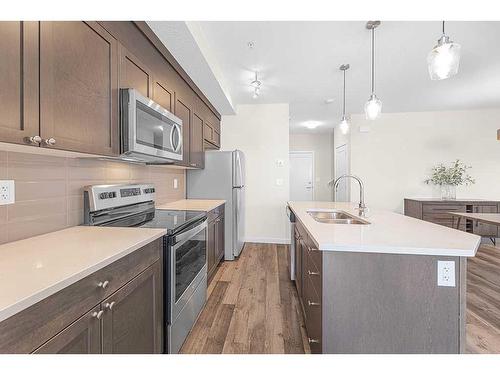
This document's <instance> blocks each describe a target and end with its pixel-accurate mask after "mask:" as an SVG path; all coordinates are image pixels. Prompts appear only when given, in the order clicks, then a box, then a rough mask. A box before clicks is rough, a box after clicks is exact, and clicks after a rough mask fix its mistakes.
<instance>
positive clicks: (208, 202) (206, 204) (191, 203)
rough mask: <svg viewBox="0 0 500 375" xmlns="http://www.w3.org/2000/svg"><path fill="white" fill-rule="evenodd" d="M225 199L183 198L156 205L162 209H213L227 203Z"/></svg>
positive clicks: (206, 210)
mask: <svg viewBox="0 0 500 375" xmlns="http://www.w3.org/2000/svg"><path fill="white" fill-rule="evenodd" d="M225 203H226V201H225V200H220V199H181V200H179V201H175V202H170V203H165V204H161V205H159V206H156V208H158V209H161V210H181V211H205V212H208V211H212V210H213V209H214V208H217V207H219V206H222V205H223V204H225Z"/></svg>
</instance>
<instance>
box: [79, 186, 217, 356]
mask: <svg viewBox="0 0 500 375" xmlns="http://www.w3.org/2000/svg"><path fill="white" fill-rule="evenodd" d="M84 211H85V224H86V225H99V226H114V227H143V228H165V229H167V234H166V235H165V236H164V237H163V265H164V272H163V275H164V284H163V285H164V301H165V308H164V311H165V316H164V330H165V332H166V336H165V338H164V340H163V342H164V347H165V352H166V353H178V352H179V349H180V348H181V346H182V344H183V343H184V340H185V339H186V337H187V334H188V333H189V331H190V330H191V328H192V326H193V324H194V322H195V320H196V318H197V317H198V314H199V313H200V311H201V309H202V307H203V305H204V304H205V301H206V297H207V255H206V251H207V230H206V228H207V216H206V213H205V212H199V211H173V210H160V209H155V188H154V186H153V185H150V184H138V185H94V186H87V187H85V189H84Z"/></svg>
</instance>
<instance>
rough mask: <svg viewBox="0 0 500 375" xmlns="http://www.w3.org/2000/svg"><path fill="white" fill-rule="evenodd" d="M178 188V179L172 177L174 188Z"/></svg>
mask: <svg viewBox="0 0 500 375" xmlns="http://www.w3.org/2000/svg"><path fill="white" fill-rule="evenodd" d="M178 188H179V180H178V179H176V178H174V189H178Z"/></svg>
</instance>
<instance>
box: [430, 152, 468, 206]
mask: <svg viewBox="0 0 500 375" xmlns="http://www.w3.org/2000/svg"><path fill="white" fill-rule="evenodd" d="M470 168H471V167H470V166H468V165H465V164H464V163H462V162H461V161H460V160H458V159H457V160H455V161H454V162H453V163H451V166H450V167H447V166H445V165H444V164H442V163H441V164H438V165H436V166H435V167H433V168H432V174H431V176H430V178H428V179H426V180H425V183H426V184H433V185H438V186H439V187H440V188H441V199H442V200H454V199H456V198H457V193H456V188H457V186H460V185H471V184H474V183H475V182H476V181H475V180H474V179H473V178H472V177H471V176H470V175H469V174H468V173H467V169H470Z"/></svg>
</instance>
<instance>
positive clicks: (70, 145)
mask: <svg viewBox="0 0 500 375" xmlns="http://www.w3.org/2000/svg"><path fill="white" fill-rule="evenodd" d="M117 48H118V44H117V42H116V40H115V39H114V38H113V37H112V36H111V35H110V34H108V33H107V31H106V30H104V29H103V28H102V27H101V26H100V25H99V24H97V23H96V22H41V23H40V131H41V136H42V138H44V139H46V140H49V139H52V140H53V142H55V143H49V144H47V143H45V142H42V146H44V147H52V148H58V149H64V150H71V151H79V152H88V153H93V154H101V155H116V154H118V152H119V146H120V144H119V138H118V136H119V133H118V74H117V71H118V65H117V64H118V61H117V55H118V54H117Z"/></svg>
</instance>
